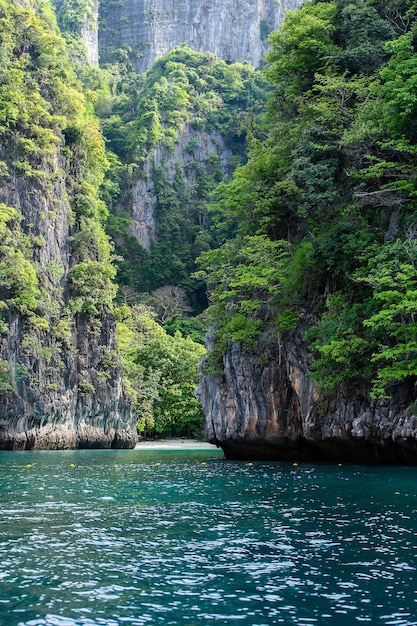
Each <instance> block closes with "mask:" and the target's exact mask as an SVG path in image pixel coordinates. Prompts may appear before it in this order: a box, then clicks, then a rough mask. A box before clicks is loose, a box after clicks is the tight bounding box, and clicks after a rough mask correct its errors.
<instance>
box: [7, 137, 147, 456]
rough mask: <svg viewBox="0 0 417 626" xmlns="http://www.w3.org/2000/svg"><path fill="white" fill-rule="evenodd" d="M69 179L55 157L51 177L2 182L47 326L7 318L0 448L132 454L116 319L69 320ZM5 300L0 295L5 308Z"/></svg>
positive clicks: (12, 172) (13, 313)
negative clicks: (28, 252)
mask: <svg viewBox="0 0 417 626" xmlns="http://www.w3.org/2000/svg"><path fill="white" fill-rule="evenodd" d="M2 158H3V159H6V158H7V153H6V150H5V148H0V159H2ZM63 172H64V162H63V160H62V159H61V157H60V153H59V150H57V153H56V157H55V159H54V161H53V162H51V163H48V164H45V176H44V177H38V178H29V177H26V176H24V175H22V174H21V173H20V172H18V171H17V170H16V169H14V168H13V166H12V165H10V166H9V172H8V175H7V176H5V177H4V178H3V179H2V180H0V203H5V204H6V205H9V206H11V207H15V208H16V209H18V210H19V211H20V213H21V215H22V216H23V219H22V229H23V231H24V232H25V233H26V234H27V235H29V238H30V241H32V245H33V257H32V259H33V262H34V264H35V266H36V269H37V274H38V277H39V279H40V281H39V284H40V286H41V287H43V288H44V300H43V301H42V302H41V303H40V304H39V319H40V320H44V321H43V322H42V323H40V324H39V323H38V324H36V323H32V322H30V320H29V319H28V316H27V315H25V314H23V313H22V312H21V311H19V310H18V309H14V308H13V307H9V309H8V311H7V312H6V313H4V312H3V317H5V319H4V321H5V322H7V325H8V330H7V331H5V332H3V333H1V334H0V366H1V367H0V374H1V376H2V381H1V380H0V383H1V382H3V388H1V385H0V449H32V448H38V449H52V448H53V449H57V448H77V447H88V448H93V447H106V448H110V447H133V446H134V445H135V442H136V428H135V417H134V414H133V411H132V407H131V404H130V402H129V400H128V399H127V398H126V397H125V394H124V390H123V385H122V372H121V365H120V362H119V359H118V357H117V354H116V333H115V323H114V320H113V318H112V317H111V315H110V313H109V311H107V310H106V309H105V308H103V309H102V311H101V314H100V315H99V316H87V315H84V314H80V313H79V314H77V315H75V316H72V315H71V314H70V313H69V311H68V309H67V305H68V298H69V295H70V289H69V271H70V267H71V264H72V263H74V262H75V261H74V255H73V254H72V252H73V251H72V250H71V243H70V242H71V235H72V234H73V233H72V232H71V229H73V228H74V226H73V218H72V217H71V210H70V207H69V205H68V198H67V193H66V189H65V187H66V185H65V182H66V180H65V175H64V173H63ZM2 291H3V292H4V293H3V292H2ZM7 297H9V296H8V294H7V292H6V291H5V290H4V289H3V290H2V289H1V288H0V300H3V299H5V300H6V299H7ZM47 324H48V326H47ZM5 363H7V369H8V371H7V372H4V367H5V365H4V364H5ZM2 368H3V371H2ZM1 376H0V378H1ZM5 381H6V382H7V384H8V385H10V386H11V387H12V388H11V389H10V390H8V389H7V388H5V385H4V383H5Z"/></svg>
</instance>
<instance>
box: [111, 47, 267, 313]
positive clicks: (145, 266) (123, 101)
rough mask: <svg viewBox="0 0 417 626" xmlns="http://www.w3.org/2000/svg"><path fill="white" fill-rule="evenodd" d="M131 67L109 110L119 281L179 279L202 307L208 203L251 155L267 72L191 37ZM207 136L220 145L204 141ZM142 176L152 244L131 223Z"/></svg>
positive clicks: (144, 287)
mask: <svg viewBox="0 0 417 626" xmlns="http://www.w3.org/2000/svg"><path fill="white" fill-rule="evenodd" d="M122 67H123V71H122V69H120V70H119V74H118V75H117V80H118V83H117V84H118V90H120V94H118V95H116V97H115V98H114V99H113V101H112V103H111V107H108V109H107V111H106V110H105V109H104V107H102V109H101V118H102V124H103V132H104V134H105V137H106V140H107V146H108V148H109V150H111V151H112V152H113V153H114V155H115V157H114V167H112V168H111V170H110V171H109V181H108V183H109V184H108V187H109V188H110V187H111V189H112V190H113V191H114V192H115V193H114V194H113V196H111V197H109V204H110V209H111V213H112V215H111V218H110V220H109V222H108V232H109V234H110V235H111V237H112V238H113V240H114V241H115V243H116V250H117V253H118V255H119V256H120V257H122V259H121V260H120V261H118V270H119V271H118V282H119V284H121V285H124V286H126V287H128V288H129V289H128V290H130V291H131V292H132V291H135V292H139V293H152V292H154V291H155V290H156V289H158V288H160V287H163V286H165V285H172V286H178V287H180V288H182V289H184V291H185V294H186V297H187V299H188V302H189V305H190V306H191V308H192V310H193V311H194V313H199V312H201V311H202V309H204V308H205V307H206V306H207V300H206V297H205V290H204V289H202V288H201V284H199V282H198V281H196V280H195V279H194V278H193V277H192V274H193V272H194V271H195V270H196V266H195V259H196V257H197V256H198V255H199V254H200V253H201V252H203V251H204V250H208V249H210V248H211V247H213V245H214V244H215V243H216V239H215V233H214V232H213V231H212V230H211V229H210V223H211V220H210V219H209V215H208V207H207V203H208V201H209V198H210V194H211V192H212V191H213V190H214V188H215V187H216V186H217V185H218V183H219V182H220V181H221V180H223V178H224V177H225V176H227V175H229V174H230V173H231V172H232V171H233V169H234V167H236V165H237V164H239V163H240V162H242V160H244V159H245V147H246V134H247V130H248V126H250V124H251V122H252V119H253V118H255V117H256V116H257V115H258V114H259V112H260V110H262V109H263V107H264V104H265V99H266V80H265V78H264V77H263V76H262V75H261V74H260V73H259V72H257V71H255V70H254V69H253V68H252V67H251V66H250V65H248V64H241V63H234V64H232V65H228V64H227V63H225V62H224V61H220V60H219V59H217V58H216V57H215V56H214V55H212V54H206V53H201V52H195V51H193V50H191V49H190V48H188V46H186V45H185V44H184V45H182V46H177V47H175V48H173V50H172V51H171V52H170V53H169V54H167V55H166V56H165V57H163V58H161V59H159V60H157V61H156V63H155V64H154V66H153V67H152V68H151V69H150V70H148V72H146V74H145V75H142V76H138V75H137V74H136V73H135V72H134V71H133V70H132V69H131V68H130V66H129V63H128V62H127V61H125V63H124V64H123V65H122ZM109 70H110V71H113V72H114V67H112V68H109ZM120 75H121V76H122V78H120ZM184 133H186V136H187V140H186V141H185V142H184V139H183V137H182V135H183V134H184ZM204 143H206V144H208V145H209V146H210V148H209V149H207V148H206V149H204V148H202V144H204ZM173 154H175V157H173V156H172V155H173ZM116 157H117V159H118V161H117V160H116ZM170 170H171V171H170ZM172 170H173V171H172ZM138 179H139V180H143V181H147V182H148V189H151V190H152V192H153V194H154V198H155V200H154V207H153V212H154V214H155V217H156V222H157V234H156V236H155V237H153V238H152V241H151V247H150V249H149V250H146V249H144V248H143V247H142V246H140V245H138V242H137V239H136V238H135V237H134V236H132V234H133V233H132V230H131V229H129V222H130V218H131V217H132V216H131V205H132V193H133V188H134V186H135V183H136V181H137V180H138ZM148 201H149V200H148ZM125 291H126V290H125Z"/></svg>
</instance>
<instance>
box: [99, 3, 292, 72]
mask: <svg viewBox="0 0 417 626" xmlns="http://www.w3.org/2000/svg"><path fill="white" fill-rule="evenodd" d="M299 5H300V2H299V0H285V1H284V2H282V3H279V2H276V1H275V0H256V2H252V1H251V0H240V1H239V2H236V1H235V0H225V1H220V0H186V1H185V2H178V0H166V1H164V2H162V0H124V1H123V2H117V3H116V2H113V1H112V0H102V1H101V3H100V21H101V26H100V30H99V50H100V61H101V63H106V62H108V61H111V60H113V59H114V58H115V57H114V54H115V52H116V50H120V49H121V48H124V49H125V50H127V49H128V48H130V50H131V52H132V55H131V58H132V62H133V63H134V65H135V68H136V70H137V71H138V72H143V71H145V70H146V69H148V68H149V67H150V66H151V65H152V64H153V62H154V61H155V59H157V58H159V57H161V56H163V55H165V54H166V53H167V52H169V50H171V48H173V47H174V46H176V45H179V44H182V43H187V44H188V45H189V46H190V48H192V49H193V50H197V51H202V52H213V53H214V54H216V55H217V56H218V57H220V58H221V59H224V60H227V61H231V62H235V61H241V62H244V61H249V62H250V63H251V64H252V65H254V66H255V67H259V65H260V62H261V59H262V56H263V55H264V54H265V52H266V50H267V44H266V39H267V36H268V33H269V32H271V31H273V30H276V28H277V27H278V25H279V24H280V23H281V22H282V21H283V15H284V12H285V10H287V9H294V8H296V7H297V6H299Z"/></svg>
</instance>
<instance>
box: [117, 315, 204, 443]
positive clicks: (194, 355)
mask: <svg viewBox="0 0 417 626" xmlns="http://www.w3.org/2000/svg"><path fill="white" fill-rule="evenodd" d="M116 314H117V316H118V319H119V321H118V341H119V351H120V354H121V358H122V362H123V366H124V371H125V376H126V379H127V383H128V391H130V393H131V395H132V397H133V398H134V400H135V404H136V407H137V411H138V416H139V422H138V430H139V433H140V434H142V435H144V436H148V437H150V436H183V437H184V436H185V437H189V436H201V434H202V424H203V415H202V409H201V406H200V404H199V403H198V401H197V398H196V395H195V390H196V387H197V384H198V379H199V362H200V361H201V359H202V358H203V356H204V354H205V348H204V346H202V345H201V344H199V343H196V342H194V341H193V340H192V339H191V338H190V337H186V338H184V337H183V336H182V334H181V333H180V332H179V331H176V332H175V334H174V335H173V336H171V335H169V334H167V333H166V332H165V330H164V329H163V327H162V326H160V325H159V324H158V323H157V322H156V321H155V319H154V315H155V314H154V312H153V311H152V309H150V308H148V307H146V306H144V305H139V306H134V307H132V308H129V307H128V306H126V305H124V306H122V307H120V308H119V309H117V310H116Z"/></svg>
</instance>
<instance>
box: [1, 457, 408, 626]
mask: <svg viewBox="0 0 417 626" xmlns="http://www.w3.org/2000/svg"><path fill="white" fill-rule="evenodd" d="M27 464H30V465H31V467H27ZM0 493H1V507H0V624H1V625H2V626H3V625H4V626H40V625H48V626H96V625H97V626H98V625H100V626H120V625H126V626H145V625H150V626H156V625H182V624H189V625H194V624H195V625H203V624H204V625H211V624H238V625H239V624H240V625H242V626H254V625H256V626H264V625H265V626H268V625H269V624H286V625H297V626H311V625H314V624H318V625H327V624H329V625H335V626H336V625H337V626H351V625H352V624H353V625H355V624H362V623H364V624H371V626H377V625H382V624H384V625H385V624H386V625H388V624H390V625H391V624H395V625H411V624H416V625H417V569H416V568H417V559H416V556H417V469H416V468H404V467H403V468H392V467H365V466H348V465H346V466H342V467H338V466H337V465H334V466H333V465H319V464H309V465H307V464H306V465H304V464H299V465H298V466H293V465H292V463H254V464H253V465H249V464H247V463H232V462H228V461H225V460H224V459H223V458H222V455H221V453H220V452H218V451H216V450H214V451H213V452H212V451H206V450H201V451H194V452H191V451H175V452H170V451H144V450H131V451H116V450H114V451H113V450H103V451H68V452H0Z"/></svg>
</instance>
